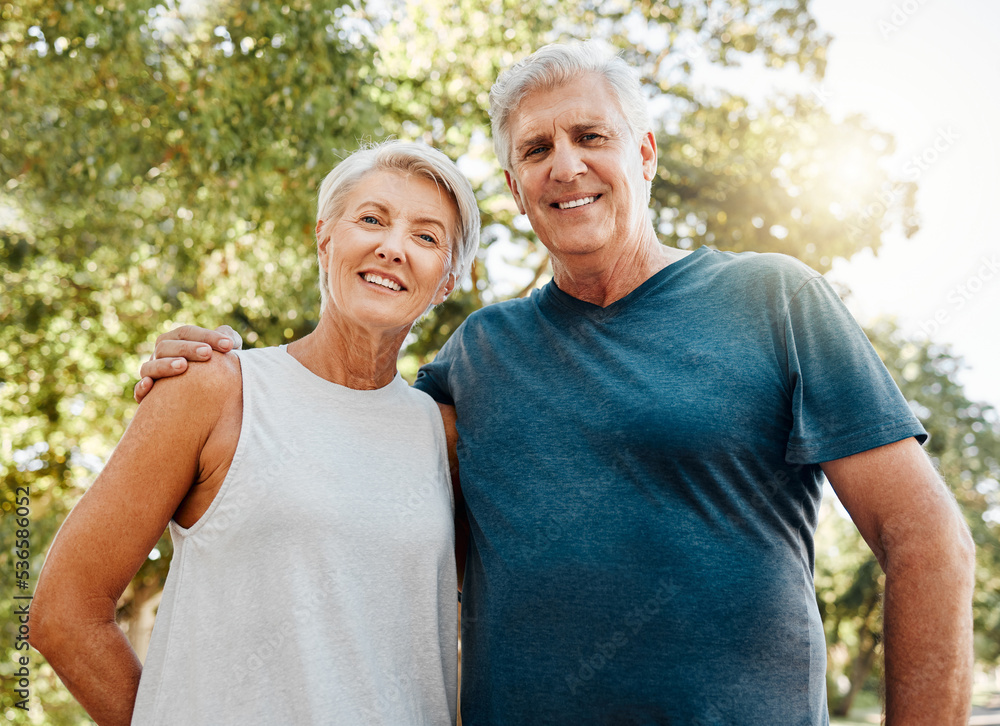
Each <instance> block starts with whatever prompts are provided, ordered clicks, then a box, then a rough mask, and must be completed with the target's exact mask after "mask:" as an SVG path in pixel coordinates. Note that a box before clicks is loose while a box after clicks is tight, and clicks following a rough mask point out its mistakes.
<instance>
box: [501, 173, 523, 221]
mask: <svg viewBox="0 0 1000 726" xmlns="http://www.w3.org/2000/svg"><path fill="white" fill-rule="evenodd" d="M503 175H504V178H505V179H506V180H507V188H508V189H510V193H511V194H513V195H514V203H515V204H516V205H517V211H518V212H520V213H521V214H525V213H526V212H525V211H524V204H523V203H522V202H521V190H520V189H519V188H518V186H517V179H515V178H514V177H513V176H511V173H510V172H509V171H505V172H504V173H503Z"/></svg>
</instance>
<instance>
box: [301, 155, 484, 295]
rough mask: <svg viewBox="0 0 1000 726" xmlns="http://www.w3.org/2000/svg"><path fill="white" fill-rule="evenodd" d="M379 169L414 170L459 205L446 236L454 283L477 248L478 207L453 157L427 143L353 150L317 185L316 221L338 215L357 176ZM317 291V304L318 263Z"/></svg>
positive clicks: (322, 288) (322, 283)
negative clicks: (453, 227) (456, 222)
mask: <svg viewBox="0 0 1000 726" xmlns="http://www.w3.org/2000/svg"><path fill="white" fill-rule="evenodd" d="M379 171H398V172H402V173H405V174H417V175H420V176H423V177H425V178H427V179H430V180H431V181H433V182H434V183H435V184H438V185H440V186H442V187H444V188H445V190H447V192H448V194H449V195H450V196H451V199H452V200H453V201H454V202H455V206H456V207H457V208H458V225H457V227H456V229H454V230H451V233H450V236H451V237H452V239H453V240H454V241H453V244H452V254H451V271H452V272H453V273H454V274H455V281H456V283H457V282H458V281H460V280H461V279H462V277H464V276H465V274H466V273H467V272H468V271H469V268H470V267H471V266H472V260H473V258H474V257H475V255H476V250H477V249H478V247H479V207H478V206H477V205H476V195H475V192H473V191H472V185H471V184H470V183H469V180H468V179H467V178H466V177H465V175H464V174H463V173H462V172H460V171H459V170H458V167H457V166H455V162H453V161H452V160H451V159H449V158H448V157H447V156H445V155H444V154H442V153H441V152H440V151H438V150H437V149H435V148H433V147H430V146H428V145H427V144H418V143H407V142H404V141H384V142H382V143H380V144H371V145H369V146H364V147H362V148H360V149H358V150H357V151H355V152H354V153H353V154H351V155H350V156H348V157H347V158H346V159H344V160H343V161H341V162H340V163H339V164H337V166H336V167H334V169H333V171H331V172H330V173H329V174H327V175H326V178H325V179H324V180H323V184H322V185H321V186H320V188H319V202H318V204H317V207H316V221H317V222H323V223H324V224H325V223H327V222H329V221H330V220H331V219H336V218H338V217H340V215H341V214H343V212H344V206H345V205H346V204H347V198H348V197H349V196H350V195H351V193H352V192H353V191H354V190H355V188H357V186H358V184H359V183H360V182H361V180H362V179H364V178H365V177H366V176H368V175H369V174H372V173H375V172H379ZM334 244H335V242H334ZM319 293H320V301H321V306H322V307H326V301H327V298H328V297H329V295H330V282H329V280H328V279H327V272H326V269H325V268H324V267H323V265H322V264H320V266H319Z"/></svg>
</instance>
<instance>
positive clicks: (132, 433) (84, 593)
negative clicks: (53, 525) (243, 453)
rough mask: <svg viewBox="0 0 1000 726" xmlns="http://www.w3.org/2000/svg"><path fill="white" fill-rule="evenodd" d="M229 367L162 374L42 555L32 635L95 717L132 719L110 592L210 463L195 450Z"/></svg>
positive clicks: (125, 645)
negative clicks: (164, 378)
mask: <svg viewBox="0 0 1000 726" xmlns="http://www.w3.org/2000/svg"><path fill="white" fill-rule="evenodd" d="M212 368H215V369H217V370H210V369H212ZM227 369H228V370H227ZM232 370H233V364H228V365H227V364H226V363H223V361H221V360H216V361H213V362H212V363H211V364H210V365H209V366H204V367H201V368H200V370H199V371H198V375H192V376H185V377H184V379H183V380H181V379H177V380H175V381H169V382H167V383H166V384H165V385H164V386H163V390H162V391H161V394H162V395H156V396H152V397H151V398H150V399H149V400H148V401H147V402H146V403H144V404H143V405H142V406H140V407H139V410H138V411H137V412H136V414H135V417H134V418H133V419H132V422H131V424H129V427H128V430H127V431H126V432H125V435H124V437H123V438H122V440H121V441H120V442H119V444H118V446H117V447H116V448H115V451H114V453H113V454H112V456H111V458H110V460H109V461H108V463H107V466H105V468H104V470H103V471H102V472H101V474H100V476H98V478H97V481H96V482H95V483H94V484H93V486H91V487H90V489H89V490H88V491H87V493H86V494H85V495H84V496H83V498H82V499H81V500H80V502H79V503H78V504H77V505H76V507H74V509H73V511H72V512H71V513H70V515H69V516H68V517H67V518H66V521H65V522H64V523H63V525H62V527H61V528H60V530H59V533H58V534H57V535H56V538H55V540H54V541H53V543H52V545H51V547H50V548H49V551H48V555H47V556H46V560H45V565H44V567H43V568H42V572H41V574H40V576H39V579H38V585H37V587H36V589H35V596H34V600H33V601H32V604H31V611H30V615H29V618H30V624H31V633H30V636H29V638H30V642H31V645H32V646H33V647H34V648H35V649H36V650H38V651H39V652H41V653H42V654H44V655H45V657H46V658H47V659H48V662H49V664H50V665H51V666H52V668H53V669H54V670H55V671H56V673H57V674H58V675H59V677H60V678H61V679H62V681H63V683H64V684H65V685H66V687H67V688H68V689H69V691H70V692H71V693H72V694H73V696H74V697H76V699H77V700H78V701H79V702H80V704H81V705H82V706H83V707H84V708H86V709H87V712H88V713H89V714H90V715H91V717H93V719H94V720H95V721H96V722H97V723H99V724H101V726H127V725H128V724H129V723H130V721H131V719H132V711H133V708H134V705H135V697H136V692H137V690H138V686H139V677H140V675H141V673H142V667H141V665H140V664H139V660H138V658H137V657H136V655H135V653H134V652H133V651H132V648H131V646H130V645H129V642H128V639H127V638H126V637H125V634H124V633H122V631H121V629H120V628H119V627H118V625H117V623H116V622H115V609H116V606H117V602H118V598H119V597H120V596H121V594H122V592H123V591H124V590H125V588H126V586H127V585H128V583H129V581H130V580H131V579H132V577H133V576H134V575H135V573H136V571H138V569H139V567H140V566H141V565H142V563H143V562H144V561H145V560H146V558H147V557H148V556H149V553H150V551H151V550H152V549H153V547H154V546H155V545H156V542H157V540H159V538H160V536H161V535H162V534H163V530H164V529H165V527H166V525H167V522H168V521H169V520H170V518H171V517H172V516H174V513H175V511H177V510H178V507H179V506H181V504H182V502H185V501H186V497H188V495H189V492H190V490H191V488H192V484H193V483H195V482H196V481H197V480H198V479H199V472H200V471H201V470H203V468H204V470H209V471H211V469H209V468H208V467H205V466H204V465H205V463H206V462H203V461H202V460H201V454H202V451H203V450H204V448H205V444H206V442H207V441H208V439H209V437H210V436H211V435H212V433H213V431H214V430H215V428H216V426H215V424H216V421H217V420H218V418H219V412H220V411H221V410H222V406H221V405H220V400H221V399H224V398H225V397H226V396H228V395H230V394H231V389H232V388H233V385H232V384H233V381H234V379H235V380H236V381H238V376H235V377H234V375H233V373H232ZM220 374H222V375H220ZM230 438H232V437H231V436H230Z"/></svg>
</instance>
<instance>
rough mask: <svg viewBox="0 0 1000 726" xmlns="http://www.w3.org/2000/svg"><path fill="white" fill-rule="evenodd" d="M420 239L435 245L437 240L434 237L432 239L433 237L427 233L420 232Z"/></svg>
mask: <svg viewBox="0 0 1000 726" xmlns="http://www.w3.org/2000/svg"><path fill="white" fill-rule="evenodd" d="M420 239H422V240H423V241H424V242H429V243H431V244H432V245H436V244H437V240H436V239H434V238H433V237H432V236H431V235H429V234H422V235H420Z"/></svg>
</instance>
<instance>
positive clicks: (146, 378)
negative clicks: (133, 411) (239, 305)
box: [132, 325, 243, 403]
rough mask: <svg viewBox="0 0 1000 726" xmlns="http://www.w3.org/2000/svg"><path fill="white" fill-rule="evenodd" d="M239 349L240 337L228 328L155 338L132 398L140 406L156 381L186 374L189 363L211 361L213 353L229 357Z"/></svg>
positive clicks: (190, 329)
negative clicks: (230, 353)
mask: <svg viewBox="0 0 1000 726" xmlns="http://www.w3.org/2000/svg"><path fill="white" fill-rule="evenodd" d="M242 345H243V341H242V339H241V338H240V334H239V333H237V332H236V331H235V330H233V329H232V328H230V327H229V326H228V325H220V326H219V327H218V328H216V329H215V330H208V329H206V328H199V327H198V326H197V325H182V326H181V327H179V328H174V329H173V330H171V331H170V332H169V333H164V334H163V335H159V336H157V338H156V346H155V347H154V348H153V355H152V357H151V358H150V359H149V360H148V361H146V362H145V363H143V364H142V367H141V368H140V369H139V382H138V383H136V384H135V388H133V389H132V396H133V398H135V402H136V403H142V399H143V398H145V396H146V394H147V393H149V392H150V391H151V390H153V383H154V382H155V381H156V379H158V378H170V377H172V376H178V375H180V374H181V373H183V372H184V371H186V370H187V367H188V361H195V362H200V361H207V360H210V359H211V358H212V350H213V349H214V350H217V351H219V352H220V353H228V352H229V351H231V350H238V349H239V348H240V347H242Z"/></svg>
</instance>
